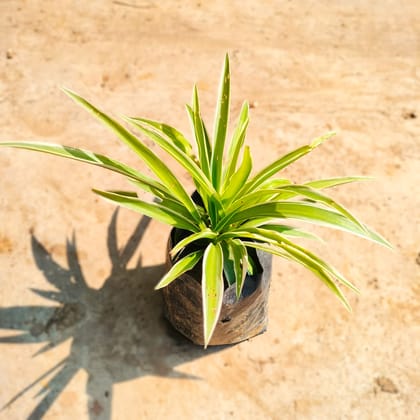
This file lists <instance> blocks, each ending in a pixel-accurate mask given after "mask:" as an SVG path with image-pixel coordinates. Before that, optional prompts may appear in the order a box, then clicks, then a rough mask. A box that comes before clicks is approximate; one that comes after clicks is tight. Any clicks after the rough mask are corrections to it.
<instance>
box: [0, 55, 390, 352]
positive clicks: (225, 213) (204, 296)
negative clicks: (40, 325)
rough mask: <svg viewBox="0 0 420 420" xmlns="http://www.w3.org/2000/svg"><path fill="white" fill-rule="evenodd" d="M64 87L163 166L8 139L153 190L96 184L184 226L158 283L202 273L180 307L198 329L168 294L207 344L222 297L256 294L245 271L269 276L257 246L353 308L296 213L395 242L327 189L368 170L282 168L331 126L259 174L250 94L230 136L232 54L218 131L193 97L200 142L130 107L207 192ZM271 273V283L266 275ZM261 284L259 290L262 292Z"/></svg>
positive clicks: (118, 199)
mask: <svg viewBox="0 0 420 420" xmlns="http://www.w3.org/2000/svg"><path fill="white" fill-rule="evenodd" d="M63 90H64V92H65V93H66V94H67V95H68V96H70V97H71V98H72V99H73V100H74V101H75V102H76V103H78V104H79V105H81V106H82V107H84V108H85V109H87V110H88V111H89V112H91V113H92V114H93V115H94V116H95V117H96V118H97V119H99V120H100V121H101V122H102V123H104V124H105V125H106V126H108V127H109V128H110V129H111V130H112V131H113V132H114V133H115V134H116V135H117V136H118V137H119V138H120V139H121V140H122V141H123V142H125V143H126V144H127V145H128V146H129V147H130V148H131V149H132V150H133V151H134V153H135V154H136V155H138V157H139V158H140V159H141V160H142V161H143V162H144V163H145V164H146V165H147V166H148V167H149V168H150V170H151V171H152V172H153V173H154V175H155V176H154V177H149V176H146V175H145V174H144V173H142V172H140V171H138V170H137V169H135V168H132V167H130V166H127V165H125V164H124V163H121V162H119V161H116V160H114V159H112V158H110V157H108V156H104V155H101V154H97V153H93V152H91V151H87V150H83V149H78V148H74V147H68V146H61V145H57V144H50V143H35V142H3V143H0V145H2V146H9V147H15V148H21V149H28V150H33V151H39V152H45V153H50V154H53V155H57V156H61V157H65V158H69V159H74V160H78V161H81V162H84V163H88V164H92V165H96V166H100V167H102V168H105V169H108V170H111V171H114V172H117V173H119V174H121V175H123V176H125V177H126V178H127V180H128V181H130V183H131V184H132V185H134V186H135V187H136V188H139V189H140V190H142V191H145V192H147V193H149V194H150V195H151V197H152V198H153V199H151V200H150V201H146V200H142V199H140V198H139V197H138V195H137V193H136V192H132V191H128V192H126V191H103V190H98V189H94V190H93V191H94V192H95V193H96V194H98V195H100V196H102V197H104V198H105V199H107V200H110V201H112V202H113V203H116V204H117V205H120V206H123V207H126V208H129V209H132V210H134V211H137V212H139V213H142V214H144V215H147V216H149V217H151V218H154V219H156V220H158V221H160V222H163V223H166V224H168V225H171V226H172V227H173V228H175V232H178V233H179V232H182V234H181V235H175V236H176V237H174V238H173V239H172V240H171V241H170V244H171V245H170V247H171V249H170V258H169V260H168V261H169V263H170V264H169V265H170V269H169V271H168V272H167V273H166V274H165V275H164V277H163V278H162V279H161V280H160V281H159V283H158V284H157V285H156V289H161V288H167V291H170V290H171V288H170V287H171V286H172V287H175V284H176V283H177V282H178V283H179V285H183V284H185V275H188V274H191V273H194V272H199V274H200V278H198V279H195V280H194V282H195V283H196V284H195V286H196V287H195V289H197V286H198V290H199V293H197V290H195V292H194V295H190V296H186V298H187V300H188V299H189V304H188V305H187V306H185V307H184V309H185V310H184V311H178V312H177V317H178V318H179V317H181V318H184V319H185V320H188V319H189V318H191V319H192V320H193V322H192V325H193V327H194V328H195V329H197V326H198V327H199V329H200V330H201V332H200V333H194V334H192V336H191V335H189V334H188V331H185V330H184V329H185V323H184V322H183V323H182V324H183V327H182V328H180V327H179V325H177V322H175V321H174V317H172V319H171V315H170V314H168V308H170V307H171V304H170V301H168V299H171V296H170V295H171V294H170V293H169V292H167V291H165V292H164V297H165V302H166V304H165V305H166V312H167V316H168V318H169V320H170V321H171V322H172V323H173V324H174V326H175V327H176V328H178V329H181V332H182V333H183V334H185V335H187V336H190V338H191V339H192V340H193V341H195V342H198V343H203V344H204V346H205V347H207V345H209V344H221V343H220V340H219V339H218V340H216V342H213V341H211V340H212V336H213V334H214V335H215V337H217V336H218V333H217V332H215V330H216V329H217V328H219V327H220V328H223V324H226V319H227V318H226V317H225V318H223V316H222V317H221V313H222V312H223V311H222V308H223V305H224V299H225V304H227V305H231V306H232V305H235V303H237V304H238V305H242V304H243V302H244V301H247V300H249V299H248V297H249V296H246V293H244V291H245V289H246V284H247V279H249V278H250V277H252V276H256V280H255V279H254V281H257V283H258V282H259V283H261V282H262V281H261V278H262V277H264V275H261V274H263V272H264V270H263V269H262V270H261V264H260V262H259V259H258V257H257V253H256V252H255V250H258V252H260V251H262V252H264V253H268V254H272V255H275V256H279V257H281V258H284V259H286V260H289V261H294V262H296V263H299V264H301V265H303V266H304V267H306V268H307V269H309V270H310V271H312V272H313V273H314V274H315V275H316V276H317V277H318V278H319V279H320V280H321V281H322V282H323V283H324V284H325V285H326V286H327V287H328V288H329V289H330V290H331V291H332V292H333V293H334V294H335V295H336V296H337V297H338V299H339V300H340V301H341V302H342V303H343V304H344V306H345V307H346V308H347V309H348V310H350V306H349V304H348V301H347V299H346V297H345V296H344V294H343V292H342V290H341V287H340V286H345V287H347V288H349V289H351V290H352V291H354V292H356V293H358V289H357V288H356V287H355V286H354V285H353V284H352V283H351V282H350V281H349V280H347V279H346V278H345V277H344V276H343V275H342V274H341V273H340V272H339V271H338V270H337V269H336V268H334V267H332V266H331V265H330V264H329V263H327V262H326V261H324V260H323V259H322V258H320V257H319V256H317V255H315V254H314V253H313V252H311V251H309V250H308V249H306V248H304V247H303V246H301V245H299V244H298V243H296V241H297V240H299V238H315V239H316V238H317V237H316V236H315V235H313V234H311V233H309V232H307V231H305V230H302V229H299V228H296V227H293V226H291V225H290V224H289V222H290V220H299V221H304V222H308V223H312V224H315V225H321V226H327V227H330V228H334V229H340V230H343V231H346V232H349V233H352V234H354V235H357V236H360V237H362V238H365V239H368V240H371V241H374V242H377V243H379V244H382V245H385V246H390V245H389V243H388V242H387V241H386V240H385V239H384V238H382V237H381V236H380V235H379V234H377V233H376V232H374V231H373V230H371V229H370V228H368V227H367V226H366V225H364V224H363V223H362V222H360V221H359V220H358V219H357V218H356V217H355V216H353V215H352V214H351V213H350V212H349V211H348V210H347V209H346V208H344V207H343V206H342V205H341V204H339V203H338V202H336V201H335V200H333V199H332V198H331V197H329V196H328V195H326V194H325V193H324V192H323V190H325V189H327V188H331V187H334V186H338V185H342V184H347V183H350V182H354V181H360V180H363V179H366V178H364V177H355V176H346V177H339V178H331V179H320V180H315V181H314V180H312V181H309V182H306V183H304V184H296V183H293V182H292V181H290V180H288V179H285V178H281V177H278V174H279V173H280V172H281V171H282V170H283V169H284V168H286V167H287V166H289V165H291V164H292V163H293V162H295V161H297V160H298V159H300V158H302V157H303V156H305V155H307V154H308V153H310V152H311V151H312V150H314V149H315V148H316V147H318V146H319V145H321V144H322V143H323V142H324V141H326V140H327V139H329V138H330V137H332V136H333V135H334V133H328V134H326V135H323V136H321V137H319V138H317V139H315V140H313V141H312V142H311V143H310V144H308V145H305V146H302V147H299V148H298V149H296V150H293V151H291V152H290V153H287V154H286V155H284V156H281V157H279V158H278V159H276V160H274V161H273V162H272V163H271V164H269V165H268V166H266V167H265V168H263V169H262V170H260V171H259V172H257V173H256V174H251V172H252V154H251V151H250V148H249V147H248V146H245V145H244V141H245V136H246V130H247V127H248V123H249V115H248V114H249V106H248V103H247V102H244V104H243V106H242V109H241V111H240V115H239V118H238V121H237V123H236V127H235V128H234V131H233V134H232V137H231V139H230V143H229V144H228V145H227V144H226V143H227V142H226V138H227V126H228V118H229V103H230V70H229V58H228V56H227V55H226V58H225V61H224V65H223V70H222V76H221V81H220V87H219V94H218V100H217V107H216V115H215V121H214V131H213V135H212V136H210V134H209V132H208V131H207V129H206V126H205V124H204V121H203V119H202V117H201V113H200V105H199V99H198V90H197V87H196V86H194V89H193V96H192V104H191V106H189V105H187V113H188V117H189V119H190V121H191V125H192V131H193V138H194V143H195V146H196V151H195V152H194V148H193V145H192V144H191V143H190V142H189V141H188V140H187V138H186V137H185V136H184V135H183V134H182V133H181V132H180V131H178V130H177V129H175V128H174V127H171V126H170V125H167V124H165V123H162V122H158V121H153V120H149V119H145V118H136V117H124V120H125V121H126V122H127V123H129V124H130V125H131V126H132V127H133V128H134V129H136V130H138V131H139V132H140V133H141V134H142V135H144V136H146V137H147V138H148V139H150V140H152V141H153V142H154V143H155V144H157V145H158V146H159V147H160V148H162V149H163V150H164V151H165V152H166V153H167V154H168V155H169V156H170V157H171V158H173V159H174V160H175V161H176V162H178V164H180V165H181V166H182V167H183V169H184V170H186V171H187V172H188V174H189V175H190V176H191V178H192V180H193V182H194V185H195V188H196V194H195V195H196V197H199V199H197V198H196V199H193V197H192V196H191V195H190V194H189V193H188V192H187V189H186V187H185V186H184V185H182V183H181V182H180V180H179V179H178V178H177V177H176V176H175V174H174V173H173V172H172V171H171V170H170V169H169V168H168V166H167V165H166V164H165V162H164V161H163V160H162V159H161V158H159V157H158V156H157V155H156V154H155V153H154V152H153V151H152V150H150V148H149V147H147V145H146V144H145V143H144V142H143V141H142V140H141V138H139V136H136V135H135V134H133V133H132V132H131V131H129V130H128V129H126V128H125V127H124V126H122V125H121V124H120V123H119V122H117V121H116V120H114V119H113V118H111V117H110V116H108V115H107V114H105V113H103V112H102V111H100V110H99V109H97V108H96V107H95V106H93V105H92V104H91V103H89V102H88V101H87V100H86V99H84V98H82V97H80V96H79V95H77V94H76V93H74V92H72V91H70V90H68V89H63ZM268 271H269V269H268V270H266V274H267V272H268ZM183 276H184V277H183ZM258 278H259V280H258ZM177 279H178V280H177ZM263 283H264V284H265V283H266V279H264V282H263ZM168 286H169V287H168ZM175 290H177V289H176V288H175ZM258 290H260V292H261V293H260V294H261V295H263V296H264V299H265V300H266V295H267V293H266V291H268V286H267V288H266V291H261V289H259V288H258V284H257V285H256V286H255V287H254V292H256V291H258ZM182 291H183V292H185V290H183V289H182V287H180V288H178V292H182ZM232 292H233V298H234V299H232ZM247 293H248V292H247ZM254 294H255V297H257V296H259V295H260V294H259V293H254ZM192 296H193V297H194V298H192ZM235 301H236V302H235ZM250 302H252V299H251V300H250ZM191 305H194V308H195V309H194V313H195V314H196V313H197V311H198V314H199V316H194V317H192V316H191V314H192V310H191ZM262 305H266V303H263V304H262ZM251 306H252V305H251ZM172 307H173V305H172ZM197 307H198V308H197ZM189 308H190V309H189ZM254 309H255V308H254ZM251 313H253V312H252V311H251ZM255 313H259V314H260V316H259V321H257V323H258V322H259V324H258V325H257V327H256V328H254V329H253V328H249V332H246V331H248V329H247V328H248V327H245V328H243V323H242V321H241V322H239V324H240V325H239V326H238V324H237V323H236V321H232V319H229V322H232V325H235V328H234V329H238V328H239V329H240V328H243V329H245V330H246V331H245V332H244V334H243V335H241V336H240V337H239V338H238V337H234V338H233V339H232V340H231V341H229V338H226V337H225V338H222V339H221V340H222V341H226V343H227V342H236V341H240V340H242V339H246V338H249V337H250V336H252V335H255V334H258V333H260V332H262V331H263V330H264V328H265V321H264V318H265V317H266V307H264V308H263V309H260V311H259V312H258V309H257V310H256V312H255ZM228 318H229V317H228ZM252 318H253V317H252V316H250V315H249V314H245V315H243V316H242V319H243V321H244V322H245V321H246V320H249V319H252ZM183 328H184V329H183ZM221 335H222V336H223V334H221ZM219 336H220V334H219ZM224 343H225V342H224Z"/></svg>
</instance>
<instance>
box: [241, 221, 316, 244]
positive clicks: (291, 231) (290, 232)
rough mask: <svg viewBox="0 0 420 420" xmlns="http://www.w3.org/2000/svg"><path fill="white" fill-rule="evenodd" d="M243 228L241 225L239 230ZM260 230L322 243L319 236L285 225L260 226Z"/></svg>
mask: <svg viewBox="0 0 420 420" xmlns="http://www.w3.org/2000/svg"><path fill="white" fill-rule="evenodd" d="M244 227H245V226H244V225H242V226H241V228H244ZM260 228H261V229H266V230H272V231H274V232H277V233H280V234H282V235H286V236H292V237H297V238H307V239H316V240H317V241H321V242H324V241H323V240H322V239H321V238H320V237H319V236H317V235H314V234H313V233H310V232H306V231H304V230H302V229H298V228H295V227H292V226H287V225H276V224H266V225H262V226H260Z"/></svg>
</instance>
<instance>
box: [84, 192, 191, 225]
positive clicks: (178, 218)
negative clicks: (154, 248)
mask: <svg viewBox="0 0 420 420" xmlns="http://www.w3.org/2000/svg"><path fill="white" fill-rule="evenodd" d="M92 191H93V192H94V193H96V194H98V195H100V196H102V197H104V198H106V199H107V200H110V201H112V202H114V203H117V204H119V205H121V206H123V207H126V208H128V209H131V210H134V211H137V212H139V213H142V214H144V215H146V216H149V217H152V218H154V219H156V220H158V221H160V222H163V223H166V224H168V225H171V226H175V227H178V228H180V229H186V230H189V231H191V232H197V231H198V230H199V227H198V226H197V225H194V223H193V221H191V220H190V219H188V218H186V217H184V216H183V215H182V214H178V213H176V212H174V211H172V210H171V209H169V208H167V207H164V206H162V205H160V204H156V203H154V204H152V203H147V202H145V201H143V200H140V199H138V198H134V197H130V196H126V195H121V194H116V193H112V192H108V191H101V190H96V189H93V190H92Z"/></svg>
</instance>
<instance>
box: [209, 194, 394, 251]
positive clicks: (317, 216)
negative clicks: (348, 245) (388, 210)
mask: <svg viewBox="0 0 420 420" xmlns="http://www.w3.org/2000/svg"><path fill="white" fill-rule="evenodd" d="M265 217H271V218H279V219H287V218H291V219H300V220H304V221H307V222H310V223H315V224H317V225H322V226H328V227H332V228H335V229H340V230H344V231H346V232H349V233H352V234H354V235H357V236H360V237H363V238H365V239H369V240H371V241H374V242H377V243H379V244H381V245H385V246H387V247H391V246H390V244H389V243H388V242H387V241H386V240H385V239H384V238H382V237H381V236H380V235H378V234H377V233H376V232H373V231H372V230H370V229H368V228H367V227H364V229H362V228H360V226H359V225H357V224H355V223H354V222H353V221H352V220H349V219H348V218H346V217H345V216H343V215H342V214H340V213H336V212H334V211H331V210H327V209H324V208H321V207H318V206H316V205H315V204H310V203H300V202H297V203H294V202H288V201H277V202H271V203H262V204H257V205H255V206H252V207H250V208H247V209H243V210H241V211H238V212H237V213H233V214H232V213H230V214H228V215H227V216H226V217H225V218H224V219H223V220H222V221H221V222H220V224H219V226H218V227H217V230H219V231H220V230H221V229H223V228H224V227H225V226H227V225H228V224H231V223H241V222H246V221H248V223H247V224H248V225H252V220H254V219H255V220H258V219H260V218H265Z"/></svg>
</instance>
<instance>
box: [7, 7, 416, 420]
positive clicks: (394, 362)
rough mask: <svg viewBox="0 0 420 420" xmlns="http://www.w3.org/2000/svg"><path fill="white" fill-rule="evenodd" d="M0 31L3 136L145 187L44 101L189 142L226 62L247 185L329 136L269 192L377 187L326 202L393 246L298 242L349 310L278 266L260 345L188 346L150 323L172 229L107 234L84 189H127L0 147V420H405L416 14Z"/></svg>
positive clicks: (89, 22)
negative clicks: (290, 184) (90, 157)
mask: <svg viewBox="0 0 420 420" xmlns="http://www.w3.org/2000/svg"><path fill="white" fill-rule="evenodd" d="M0 16H2V20H1V22H2V23H1V25H0V115H1V118H0V139H1V140H11V139H13V140H42V141H46V142H57V143H62V144H68V145H72V146H76V147H84V148H86V149H89V150H93V151H96V152H98V153H104V154H107V153H109V154H110V155H112V156H113V157H114V158H115V159H118V160H121V161H123V162H125V163H127V164H131V165H134V166H137V167H139V169H141V170H144V171H145V172H146V173H148V171H147V170H146V169H145V168H144V166H143V165H142V164H140V163H139V162H138V160H137V159H136V158H135V156H134V155H133V154H132V153H129V152H128V150H127V149H126V147H125V146H124V145H123V144H121V143H120V142H119V141H118V140H117V139H116V138H115V137H114V136H113V135H112V134H111V133H109V132H108V131H107V130H106V129H105V128H104V127H102V126H101V125H100V124H98V123H97V121H95V120H94V119H93V118H92V117H91V116H90V115H88V114H87V113H86V112H84V111H83V110H82V109H80V108H79V107H77V106H75V105H74V104H73V103H72V102H71V101H70V100H69V99H68V98H67V97H66V96H65V95H64V94H63V93H62V92H61V91H60V89H59V87H60V86H66V87H68V88H71V89H73V90H75V91H77V92H78V93H80V94H82V95H83V96H85V97H87V98H88V99H90V100H91V101H92V102H93V103H95V104H97V105H98V106H100V107H102V108H103V109H104V110H105V111H107V112H110V113H111V114H112V115H114V116H119V115H121V114H125V115H132V116H144V117H147V118H151V119H159V120H162V121H165V122H168V123H170V124H172V125H175V126H177V127H178V128H179V129H180V130H181V131H183V132H185V133H190V127H189V123H188V119H187V115H186V113H185V110H184V103H187V102H189V101H190V97H191V88H192V85H193V83H197V85H198V88H199V91H200V98H201V101H202V110H203V117H204V119H205V120H206V121H208V125H209V127H211V121H212V115H213V111H214V107H215V98H216V91H217V85H218V78H219V74H220V68H221V64H222V61H223V57H224V54H225V52H226V51H228V52H229V54H230V58H231V69H232V90H231V93H232V121H234V120H235V119H236V118H237V115H238V113H239V110H240V106H241V103H242V101H243V100H245V99H247V100H248V101H249V102H250V104H251V122H250V127H249V133H248V140H247V142H248V144H249V145H250V147H251V150H252V153H253V164H254V170H255V171H257V170H258V169H259V168H262V167H263V165H265V164H268V163H270V162H271V161H272V160H273V159H274V158H275V157H276V156H278V155H280V154H283V153H286V152H287V151H290V150H293V149H294V148H297V147H299V146H301V145H304V144H307V143H309V142H310V141H311V140H312V139H313V138H315V137H317V136H319V135H322V134H324V133H325V132H327V131H331V130H333V131H336V132H337V136H335V138H333V139H331V140H329V141H328V142H326V143H325V144H324V145H322V147H320V148H318V149H317V150H316V151H314V152H313V153H312V154H311V155H309V156H307V157H306V158H305V159H303V160H302V161H300V162H297V163H296V164H295V165H294V167H293V168H290V169H287V170H286V171H285V173H284V175H285V176H286V177H289V178H290V179H292V180H293V181H295V182H302V181H305V180H311V179H315V178H321V177H333V176H344V175H369V176H373V177H374V180H372V181H369V182H363V183H359V184H357V185H346V186H343V187H341V188H337V189H334V190H332V191H331V194H332V195H333V197H335V198H337V199H338V200H340V201H341V202H342V203H343V204H344V205H345V206H346V207H348V208H349V209H351V210H352V211H353V212H354V213H355V214H356V215H357V216H359V217H360V218H362V219H363V221H364V222H365V223H367V224H368V225H369V226H371V227H372V228H374V229H376V230H377V231H378V232H380V233H381V234H382V235H384V236H385V237H386V238H387V239H388V240H389V241H390V242H391V243H392V244H393V246H394V250H393V251H390V250H388V249H385V248H383V247H380V246H377V245H374V244H371V243H368V242H366V241H363V240H361V239H359V238H355V237H351V236H349V235H345V234H342V233H340V232H336V231H331V230H325V229H320V228H319V229H318V228H317V229H315V231H316V233H318V234H320V235H321V236H322V237H323V238H324V239H325V240H326V242H327V243H328V244H329V246H327V245H325V244H321V243H320V244H318V243H313V244H312V243H310V242H305V243H304V244H305V245H307V246H309V247H311V248H312V249H313V250H314V251H316V252H318V253H319V254H321V255H322V256H324V257H325V259H327V260H328V261H331V263H333V264H334V265H335V266H336V267H337V268H338V269H340V270H341V271H342V272H343V273H344V274H345V275H347V277H349V278H350V279H351V280H352V281H353V282H354V283H355V284H356V285H357V286H358V287H359V288H360V289H361V291H362V293H361V295H359V296H357V295H354V294H352V293H347V295H348V298H349V301H350V303H351V305H352V307H353V312H352V313H351V314H350V313H347V312H346V311H345V309H343V308H342V306H341V305H340V303H339V302H338V301H337V300H336V299H335V298H334V297H333V296H332V294H331V293H330V291H329V290H328V289H327V288H326V287H324V286H323V285H322V284H321V283H320V282H319V281H318V280H317V279H316V278H315V277H314V276H313V275H312V274H311V273H310V272H307V271H305V270H304V269H303V268H300V267H297V266H295V265H293V264H291V263H288V262H285V261H281V260H279V259H274V263H273V264H274V265H273V279H272V285H271V291H270V309H269V319H270V321H269V327H268V330H267V332H266V333H265V334H263V335H260V336H258V337H255V338H254V339H252V340H249V341H247V342H244V343H241V344H239V345H236V346H232V347H228V348H218V347H217V348H213V349H207V350H206V351H205V350H203V349H202V348H201V347H199V346H193V345H191V344H189V343H188V342H186V341H185V340H184V339H183V338H182V337H180V336H179V335H177V334H176V333H174V332H173V331H172V330H171V329H170V328H169V327H168V325H167V324H166V323H165V321H164V320H163V319H162V305H161V301H160V295H159V294H158V293H155V292H154V291H153V286H154V284H156V282H157V281H158V279H159V277H160V276H161V275H162V273H163V272H164V266H163V264H164V260H165V247H166V242H167V238H168V234H169V228H168V227H166V226H163V225H161V224H159V223H157V222H154V221H152V222H148V221H147V220H146V219H141V218H140V216H139V215H138V214H135V213H132V212H129V211H126V210H120V212H119V215H118V217H116V216H115V214H114V213H113V212H114V208H113V207H112V205H110V204H109V203H107V202H104V201H102V200H101V199H99V198H98V197H97V196H95V195H94V194H93V193H91V188H92V187H96V188H102V189H130V188H131V186H130V185H128V184H126V183H125V181H124V180H122V179H120V178H119V177H118V176H117V175H114V174H110V173H106V172H104V171H101V170H100V169H98V168H93V167H84V166H83V165H80V164H78V163H76V162H70V161H63V160H60V159H58V158H54V157H51V156H46V155H39V154H35V153H30V152H27V151H17V150H9V149H2V150H0V188H1V196H0V220H1V224H0V282H1V289H0V328H2V331H1V333H0V356H1V357H0V372H1V374H0V407H3V409H2V411H0V418H5V419H22V418H28V417H29V418H34V419H37V418H41V417H43V418H45V419H56V418H60V419H75V418H77V419H87V418H98V419H109V418H112V419H124V420H125V419H139V418H144V419H160V418H173V419H184V418H193V419H200V418H202V419H208V418H215V419H230V418H232V419H241V420H242V419H325V418H328V419H358V420H359V419H417V418H419V413H420V404H419V399H418V395H419V393H420V372H419V363H418V360H420V329H419V325H420V271H419V253H420V241H419V238H420V212H419V210H418V209H419V208H420V182H419V173H420V141H419V139H420V118H419V115H420V102H419V98H420V70H419V69H420V35H419V34H420V5H419V2H418V0H408V1H405V2H397V1H395V0H390V1H387V2H386V3H383V2H375V1H373V2H360V1H356V0H351V1H347V2H330V1H320V2H316V3H314V2H313V1H309V0H302V1H299V2H297V1H270V0H267V1H264V2H255V1H251V0H242V1H236V0H235V1H229V2H226V1H222V0H217V1H213V2H203V1H197V0H195V1H190V0H186V1H184V2H174V1H169V0H162V1H160V2H153V1H148V0H127V1H111V0H107V1H103V0H91V1H89V2H82V1H69V0H62V1H60V2H56V1H52V0H43V1H40V0H33V1H31V2H27V1H23V0H3V1H2V2H0ZM147 144H148V145H149V146H150V147H151V148H152V149H153V150H154V151H156V150H157V148H156V147H155V146H154V145H153V144H151V143H150V142H148V143H147ZM162 156H163V155H162ZM165 159H167V158H166V157H165ZM167 162H168V165H169V166H170V167H171V168H172V169H173V170H174V171H175V173H176V174H177V176H179V178H180V179H181V180H182V181H184V182H186V183H187V185H188V186H189V191H191V192H192V191H193V190H194V186H193V185H192V184H191V183H190V181H189V180H188V177H187V176H186V174H185V173H184V172H183V170H181V169H180V168H179V167H178V166H176V165H175V164H173V163H171V162H170V161H169V159H167ZM0 410H1V408H0Z"/></svg>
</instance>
